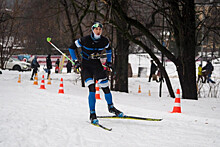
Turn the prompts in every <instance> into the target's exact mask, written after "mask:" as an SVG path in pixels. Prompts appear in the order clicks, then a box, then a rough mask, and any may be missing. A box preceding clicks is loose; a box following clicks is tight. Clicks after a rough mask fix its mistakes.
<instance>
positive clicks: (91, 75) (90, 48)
mask: <svg viewBox="0 0 220 147" xmlns="http://www.w3.org/2000/svg"><path fill="white" fill-rule="evenodd" d="M102 27H103V26H102V24H101V23H100V22H95V23H94V24H93V25H92V27H91V29H92V33H91V35H88V36H85V37H82V38H80V39H78V40H76V41H75V42H74V43H73V44H72V45H71V46H70V47H69V52H70V55H71V57H72V59H73V60H74V62H75V66H76V68H79V67H81V73H82V76H83V77H84V79H85V84H86V86H88V88H89V96H88V101H89V108H90V120H91V123H93V124H98V119H97V117H96V112H95V103H96V98H95V80H97V81H98V83H99V85H100V86H101V88H102V90H103V92H104V93H105V99H106V101H107V104H108V110H109V112H110V113H114V114H115V115H116V116H119V117H123V116H124V114H123V113H122V112H121V111H119V110H118V109H116V108H115V107H114V105H113V101H112V94H111V92H110V89H109V85H108V79H107V76H106V72H105V71H104V69H103V66H102V63H101V61H100V56H101V52H102V51H103V50H104V49H106V53H107V61H106V64H105V65H106V66H107V67H109V68H112V63H111V53H112V50H111V48H110V45H109V41H108V39H107V38H105V37H104V36H102V35H101V34H102ZM78 47H82V52H81V56H82V63H80V62H79V61H77V58H76V55H75V52H74V50H75V49H77V48H78Z"/></svg>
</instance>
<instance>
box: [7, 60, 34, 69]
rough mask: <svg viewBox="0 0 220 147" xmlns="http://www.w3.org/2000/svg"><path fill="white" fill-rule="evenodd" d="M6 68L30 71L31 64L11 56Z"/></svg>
mask: <svg viewBox="0 0 220 147" xmlns="http://www.w3.org/2000/svg"><path fill="white" fill-rule="evenodd" d="M4 67H5V69H9V70H18V71H30V70H31V64H30V63H27V62H24V61H20V60H18V59H17V58H12V57H11V58H9V60H8V61H7V62H5V66H4Z"/></svg>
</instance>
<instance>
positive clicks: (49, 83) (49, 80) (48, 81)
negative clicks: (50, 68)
mask: <svg viewBox="0 0 220 147" xmlns="http://www.w3.org/2000/svg"><path fill="white" fill-rule="evenodd" d="M47 85H51V79H50V75H49V78H48V80H47Z"/></svg>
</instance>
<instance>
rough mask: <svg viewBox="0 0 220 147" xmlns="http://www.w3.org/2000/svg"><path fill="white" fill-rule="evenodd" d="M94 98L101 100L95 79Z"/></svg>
mask: <svg viewBox="0 0 220 147" xmlns="http://www.w3.org/2000/svg"><path fill="white" fill-rule="evenodd" d="M95 98H96V99H97V100H101V97H100V91H99V84H98V81H97V80H96V84H95Z"/></svg>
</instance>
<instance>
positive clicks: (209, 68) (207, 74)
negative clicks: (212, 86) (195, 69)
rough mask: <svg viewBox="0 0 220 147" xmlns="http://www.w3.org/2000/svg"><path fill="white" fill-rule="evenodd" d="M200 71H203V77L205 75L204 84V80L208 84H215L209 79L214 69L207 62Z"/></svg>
mask: <svg viewBox="0 0 220 147" xmlns="http://www.w3.org/2000/svg"><path fill="white" fill-rule="evenodd" d="M202 70H205V75H206V76H205V80H204V83H205V82H206V79H207V83H209V82H211V83H215V81H213V80H212V79H211V76H212V71H213V70H214V67H213V65H212V63H211V62H210V61H209V60H208V61H207V64H206V65H205V66H204V67H203V68H202Z"/></svg>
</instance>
